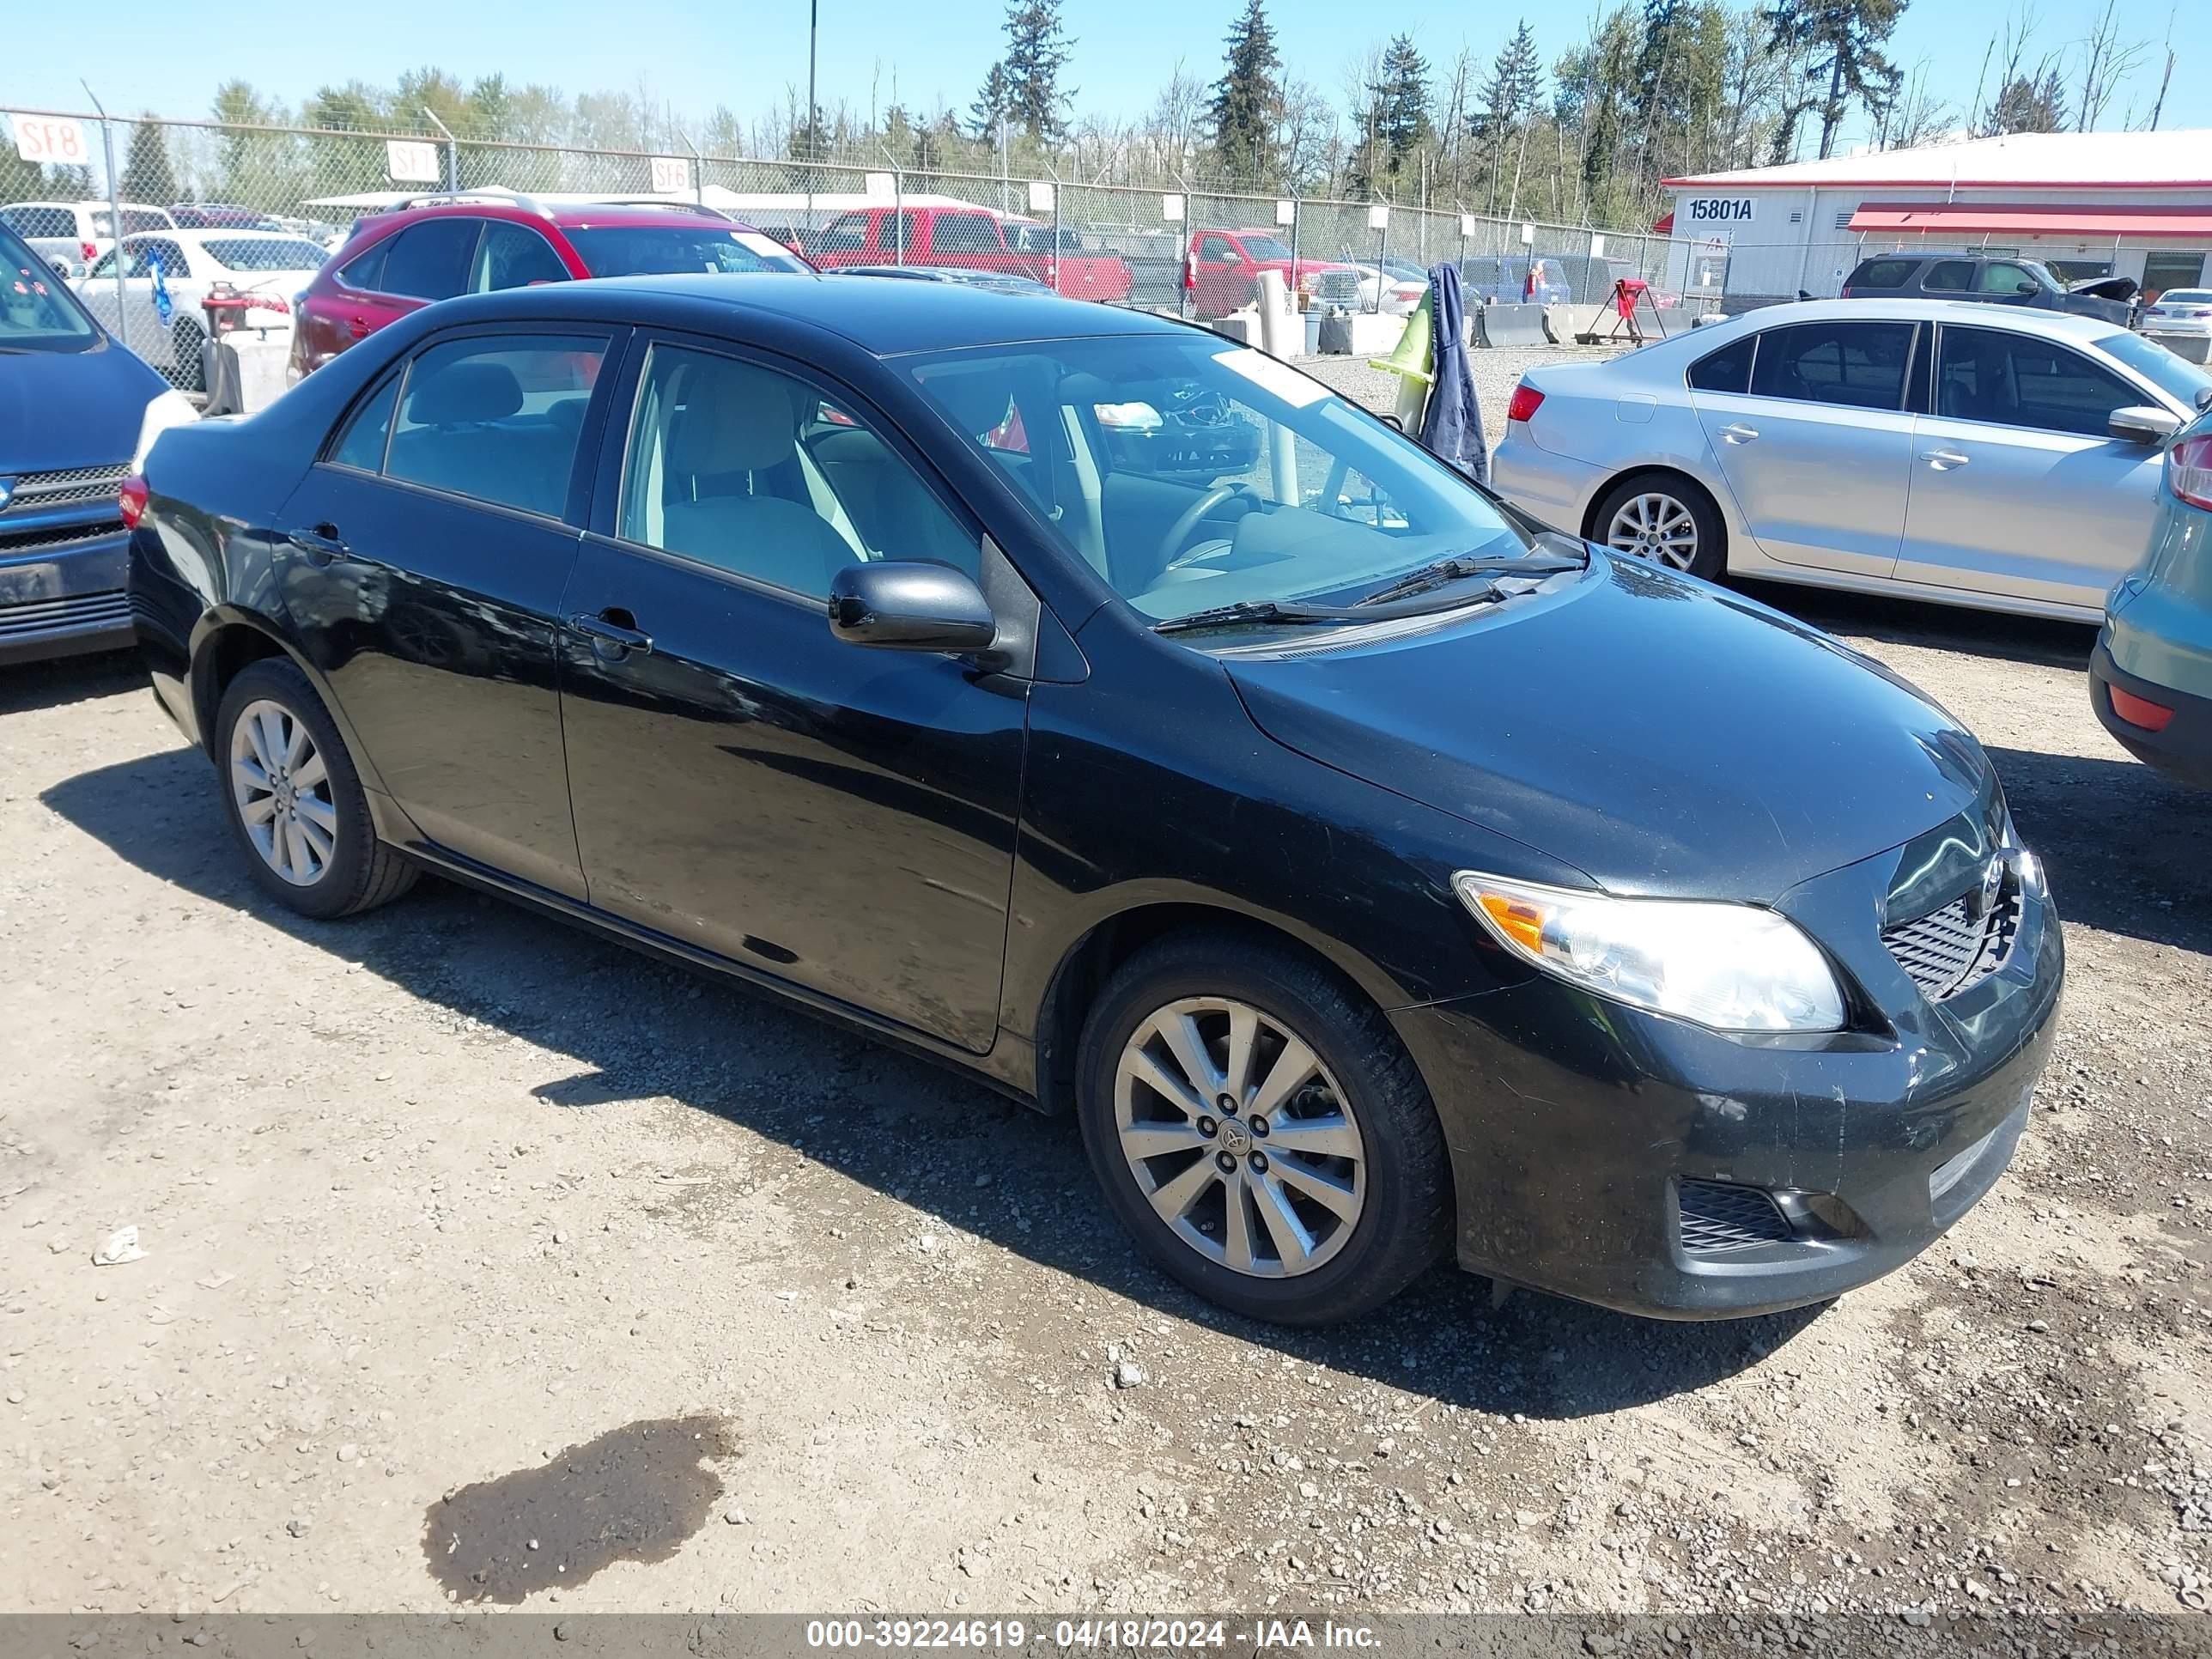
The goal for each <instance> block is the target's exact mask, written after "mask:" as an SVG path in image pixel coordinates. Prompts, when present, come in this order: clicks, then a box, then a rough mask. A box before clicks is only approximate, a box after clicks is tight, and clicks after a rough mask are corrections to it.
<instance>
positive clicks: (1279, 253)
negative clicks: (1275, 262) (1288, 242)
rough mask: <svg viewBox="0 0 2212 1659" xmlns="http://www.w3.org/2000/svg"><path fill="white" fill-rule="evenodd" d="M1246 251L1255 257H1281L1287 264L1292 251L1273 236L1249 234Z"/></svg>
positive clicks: (1245, 243) (1246, 240)
mask: <svg viewBox="0 0 2212 1659" xmlns="http://www.w3.org/2000/svg"><path fill="white" fill-rule="evenodd" d="M1244 252H1246V253H1247V254H1249V255H1250V256H1251V257H1252V258H1255V259H1280V260H1282V261H1284V262H1285V264H1287V263H1288V262H1289V260H1290V257H1291V251H1290V249H1288V248H1286V247H1285V246H1283V245H1282V244H1281V243H1280V242H1279V241H1277V240H1275V239H1274V238H1273V237H1272V236H1247V237H1246V238H1245V239H1244Z"/></svg>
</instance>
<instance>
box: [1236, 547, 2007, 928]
mask: <svg viewBox="0 0 2212 1659" xmlns="http://www.w3.org/2000/svg"><path fill="white" fill-rule="evenodd" d="M1224 661H1225V666H1226V667H1227V668H1228V671H1229V673H1230V676H1231V679H1232V680H1233V681H1234V682H1235V684H1236V685H1237V690H1238V691H1239V693H1240V694H1241V695H1242V696H1243V699H1244V702H1245V706H1246V707H1247V708H1249V710H1250V712H1251V714H1252V718H1253V720H1255V722H1256V723H1257V724H1258V725H1259V726H1260V727H1261V730H1262V731H1264V732H1267V735H1268V736H1269V737H1271V738H1273V739H1274V740H1275V741H1276V742H1278V743H1280V744H1284V745H1285V746H1286V747H1288V748H1290V749H1292V750H1297V752H1299V753H1300V754H1303V755H1305V756H1307V757H1310V758H1311V759H1314V760H1316V761H1320V762H1322V763H1323V764H1325V765H1328V766H1332V767H1334V768H1336V769H1339V770H1340V771H1343V772H1347V773H1350V774H1352V775H1354V776H1357V777H1360V778H1364V779H1365V780H1367V781H1369V782H1371V783H1374V784H1376V785H1379V786H1380V787H1383V788H1386V789H1390V790H1393V791H1395V792H1396V793H1400V794H1403V795H1406V796H1408V797H1410V798H1412V799H1415V800H1418V801H1420V802H1421V803H1423V804H1424V805H1429V806H1432V807H1435V808H1437V809H1439V810H1441V811H1446V812H1449V813H1452V814H1454V815H1455V816H1457V817H1462V818H1465V819H1467V820H1468V822H1470V823H1476V824H1480V825H1481V826H1483V827H1484V828H1486V829H1492V830H1494V831H1497V832H1498V833H1499V834H1502V835H1505V836H1511V837H1513V838H1514V839H1515V840H1516V841H1520V842H1524V843H1525V844H1527V845H1528V846H1530V847H1533V848H1537V849H1538V850H1540V851H1541V852H1543V853H1546V854H1549V855H1551V856H1552V857H1553V858H1556V859H1559V860H1565V861H1566V862H1567V863H1570V864H1572V865H1574V866H1577V868H1579V869H1581V870H1583V872H1586V873H1587V874H1589V877H1590V878H1592V879H1593V880H1595V882H1596V883H1597V884H1599V885H1600V886H1601V887H1603V888H1605V889H1607V890H1609V891H1613V892H1618V893H1640V894H1652V895H1664V896H1704V897H1717V898H1730V899H1741V900H1751V901H1771V900H1773V899H1776V898H1778V897H1779V896H1781V895H1782V894H1783V893H1784V892H1786V891H1787V890H1789V889H1790V888H1791V887H1794V886H1796V884H1798V883H1800V882H1802V881H1805V880H1808V879H1809V878H1812V877H1814V876H1817V875H1821V874H1825V873H1826V872H1828V871H1831V870H1833V869H1836V868H1838V867H1839V866H1843V865H1845V864H1849V863H1852V862H1854V861H1856V860H1860V859H1863V858H1868V857H1870V856H1872V855H1873V854H1877V853H1880V852H1883V851H1885V850H1887V849H1888V848H1893V847H1898V846H1901V845H1902V844H1904V843H1905V842H1907V841H1910V840H1911V839H1912V837H1914V836H1917V835H1919V834H1921V833H1923V831H1925V830H1928V829H1932V828H1934V827H1935V826H1936V825H1937V824H1939V823H1943V822H1944V821H1946V820H1947V819H1949V818H1951V817H1955V816H1956V815H1957V814H1959V813H1960V812H1961V811H1966V809H1967V808H1968V807H1969V806H1973V805H1978V804H1981V803H1984V802H1986V801H1987V799H1989V798H1990V795H1991V794H1992V793H1993V792H1994V790H1995V787H1996V785H1995V779H1994V775H1993V774H1992V773H1991V771H1990V765H1989V762H1988V760H1987V759H1986V757H1984V755H1983V753H1982V750H1981V748H1980V745H1979V744H1977V743H1976V742H1975V741H1974V739H1973V738H1972V736H1971V735H1970V734H1969V733H1968V732H1966V730H1965V729H1964V728H1963V727H1961V726H1960V725H1959V723H1958V722H1957V721H1956V720H1954V719H1952V718H1951V716H1950V715H1949V714H1946V713H1945V712H1944V711H1943V710H1942V708H1938V707H1937V706H1936V704H1935V703H1933V702H1930V701H1929V700H1928V699H1927V698H1926V697H1925V696H1923V695H1922V694H1921V693H1920V692H1918V691H1917V690H1914V689H1913V688H1912V687H1911V686H1910V685H1908V684H1905V682H1904V681H1903V680H1901V679H1899V678H1897V677H1896V676H1895V675H1893V674H1892V673H1890V672H1889V671H1887V669H1884V668H1882V667H1881V666H1880V665H1877V664H1875V663H1873V662H1870V661H1869V660H1868V659H1865V658H1863V657H1861V656H1859V655H1857V653H1853V652H1851V651H1850V650H1848V649H1846V648H1845V647H1843V646H1841V645H1839V644H1838V643H1837V642H1836V641H1833V640H1831V639H1829V638H1828V637H1827V636H1826V635H1822V634H1820V633H1818V632H1816V631H1815V630H1814V629H1808V628H1806V627H1804V626H1803V625H1802V624H1800V623H1796V622H1793V621H1791V620H1790V618H1789V617H1784V616H1783V615H1781V614H1780V613H1779V612H1777V611H1770V610H1768V609H1766V608H1765V606H1763V605H1756V604H1753V603H1752V602H1751V601H1749V600H1746V599H1741V598H1738V597H1737V596H1735V595H1734V594H1730V593H1728V592H1724V591H1723V590H1721V589H1718V588H1715V587H1711V586H1707V585H1706V584H1705V583H1703V582H1699V581H1695V580H1691V579H1689V578H1686V577H1681V576H1677V575H1675V574H1673V573H1672V572H1668V571H1665V570H1662V569H1659V568H1655V567H1652V566H1650V565H1645V564H1643V563H1640V562H1632V561H1615V560H1613V559H1610V558H1608V557H1607V556H1605V555H1604V554H1602V553H1595V554H1593V556H1592V563H1591V568H1590V570H1589V574H1587V575H1586V576H1585V577H1583V579H1582V580H1578V581H1576V582H1573V583H1571V585H1568V586H1565V587H1564V588H1562V589H1560V590H1559V591H1556V592H1548V593H1538V594H1534V595H1531V596H1528V597H1527V598H1523V599H1517V600H1514V601H1512V602H1510V603H1509V604H1507V605H1502V606H1499V607H1497V608H1495V609H1494V610H1488V611H1478V612H1476V613H1474V617H1473V618H1472V619H1471V620H1470V621H1468V622H1467V623H1462V624H1458V625H1455V626H1451V627H1449V628H1445V629H1439V630H1437V631H1435V632H1432V633H1429V634H1425V635H1414V636H1411V637H1408V638H1405V639H1401V640H1398V641H1388V642H1381V643H1370V644H1367V645H1362V646H1353V647H1346V648H1336V649H1332V648H1329V647H1327V646H1326V644H1325V643H1324V642H1322V641H1315V642H1314V644H1313V645H1312V646H1309V647H1301V646H1300V645H1299V644H1297V642H1296V641H1293V642H1292V643H1291V645H1289V646H1287V647H1284V649H1283V650H1282V651H1281V652H1280V653H1270V654H1267V655H1264V656H1261V655H1254V656H1243V657H1237V656H1231V657H1228V658H1225V659H1224Z"/></svg>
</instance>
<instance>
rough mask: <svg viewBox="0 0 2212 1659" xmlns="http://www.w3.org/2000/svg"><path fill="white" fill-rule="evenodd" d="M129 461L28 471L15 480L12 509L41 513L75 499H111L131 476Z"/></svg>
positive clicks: (14, 511)
mask: <svg viewBox="0 0 2212 1659" xmlns="http://www.w3.org/2000/svg"><path fill="white" fill-rule="evenodd" d="M130 472H131V468H130V467H129V465H126V464H125V463H122V462H118V463H117V464H116V465H113V466H73V467H70V468H69V469H68V470H67V471H61V472H26V473H23V474H21V475H20V476H19V477H17V478H16V480H15V494H14V495H11V496H10V497H9V501H8V506H7V507H6V509H5V510H6V511H8V512H9V513H40V512H44V511H45V510H46V509H47V508H48V507H67V506H69V505H70V504H71V503H72V502H75V501H113V500H114V499H115V498H116V495H117V492H118V491H119V490H120V489H122V487H123V480H124V479H125V477H129V476H130Z"/></svg>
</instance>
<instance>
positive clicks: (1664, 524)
mask: <svg viewBox="0 0 2212 1659" xmlns="http://www.w3.org/2000/svg"><path fill="white" fill-rule="evenodd" d="M1605 544H1606V545H1607V547H1609V548H1611V549H1612V550H1613V551H1614V552H1616V553H1627V554H1632V555H1633V556H1635V557H1637V558H1639V559H1656V560H1657V561H1658V562H1660V563H1662V564H1671V565H1673V566H1674V568H1675V569H1677V570H1687V569H1688V568H1690V567H1691V566H1692V565H1693V564H1695V563H1696V562H1697V560H1698V521H1697V520H1696V519H1695V518H1694V517H1693V516H1692V514H1691V512H1690V509H1689V508H1688V507H1685V506H1684V505H1683V504H1682V503H1681V502H1680V501H1677V500H1676V499H1675V498H1674V496H1672V495H1668V494H1667V493H1666V492H1665V491H1663V490H1657V489H1654V490H1647V491H1646V492H1644V494H1643V495H1631V496H1630V497H1629V498H1628V499H1627V500H1626V501H1623V502H1622V503H1621V504H1620V511H1619V512H1617V513H1614V514H1613V522H1612V523H1611V524H1609V525H1607V526H1606V527H1605Z"/></svg>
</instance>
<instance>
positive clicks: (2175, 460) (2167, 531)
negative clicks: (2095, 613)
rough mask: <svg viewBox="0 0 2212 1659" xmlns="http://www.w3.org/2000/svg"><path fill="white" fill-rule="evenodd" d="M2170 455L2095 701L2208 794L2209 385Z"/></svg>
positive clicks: (2101, 643)
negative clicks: (2147, 540) (2146, 548)
mask: <svg viewBox="0 0 2212 1659" xmlns="http://www.w3.org/2000/svg"><path fill="white" fill-rule="evenodd" d="M2197 406H2198V408H2199V409H2200V410H2203V411H2204V412H2203V413H2201V414H2200V415H2199V416H2197V419H2196V420H2195V421H2194V422H2191V424H2190V425H2188V426H2186V427H2185V428H2182V430H2181V431H2180V432H2179V434H2177V435H2175V437H2174V439H2173V441H2172V445H2171V446H2170V447H2168V448H2167V450H2166V471H2165V477H2164V478H2163V479H2162V480H2161V481H2160V485H2159V492H2158V519H2157V521H2156V523H2154V525H2153V526H2152V527H2151V533H2150V551H2149V552H2148V554H2146V555H2145V556H2144V557H2143V562H2142V563H2141V564H2139V565H2137V566H2136V568H2135V569H2134V570H2133V571H2132V572H2130V574H2129V575H2128V576H2127V577H2126V578H2125V579H2124V580H2122V581H2121V582H2120V584H2119V585H2118V586H2117V587H2115V588H2113V589H2112V592H2110V593H2109V594H2107V595H2106V599H2105V626H2104V630H2103V632H2101V633H2100V634H2099V635H2097V648H2096V650H2095V652H2094V653H2093V654H2092V655H2091V657H2090V659H2089V701H2090V703H2091V705H2092V706H2093V707H2094V708H2095V709H2096V711H2097V718H2098V719H2099V720H2101V721H2102V722H2104V726H2105V730H2106V731H2107V732H2111V733H2112V736H2113V737H2114V738H2118V741H2119V743H2120V745H2121V746H2122V747H2123V748H2124V749H2125V750H2128V752H2129V753H2130V754H2131V755H2133V756H2134V757H2136V759H2137V760H2139V761H2142V763H2144V764H2146V765H2148V766H2154V767H2156V768H2158V769H2159V770H2160V771H2162V772H2165V773H2167V774H2169V775H2172V776H2173V777H2176V778H2179V779H2180V780H2181V781H2184V782H2185V783H2192V784H2195V785H2197V787H2200V788H2212V387H2208V388H2207V390H2206V391H2205V392H2203V393H2202V394H2200V396H2199V398H2198V400H2197Z"/></svg>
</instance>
